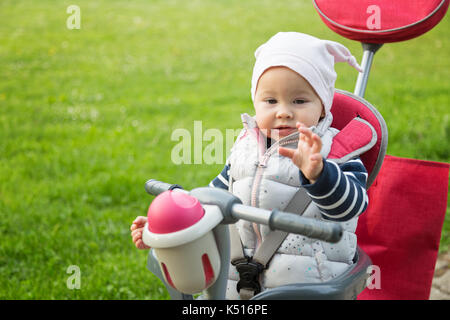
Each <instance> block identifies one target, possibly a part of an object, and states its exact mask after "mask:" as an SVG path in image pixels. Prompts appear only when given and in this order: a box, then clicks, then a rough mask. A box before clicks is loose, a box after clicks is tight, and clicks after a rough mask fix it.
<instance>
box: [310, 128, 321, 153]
mask: <svg viewBox="0 0 450 320" xmlns="http://www.w3.org/2000/svg"><path fill="white" fill-rule="evenodd" d="M311 140H312V142H313V145H312V152H314V153H319V152H320V150H321V149H322V140H321V139H320V137H319V136H318V135H317V134H315V133H314V134H313V136H312V139H311Z"/></svg>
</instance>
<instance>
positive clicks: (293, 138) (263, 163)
mask: <svg viewBox="0 0 450 320" xmlns="http://www.w3.org/2000/svg"><path fill="white" fill-rule="evenodd" d="M294 142H298V132H295V133H292V134H290V135H288V136H286V137H284V138H282V139H280V140H278V141H277V142H275V143H274V144H273V145H271V146H270V148H269V149H267V150H266V152H264V154H263V155H262V156H261V158H260V159H259V162H258V163H257V164H256V165H257V166H258V168H257V169H256V174H255V179H254V180H253V185H252V193H251V201H250V203H251V205H252V206H253V207H259V203H257V202H256V198H257V196H256V195H257V193H258V189H259V185H260V183H261V179H262V175H263V172H264V169H265V168H266V167H267V162H268V161H269V158H270V156H272V155H273V153H274V152H275V151H276V150H277V148H278V147H279V146H284V145H287V144H291V143H294Z"/></svg>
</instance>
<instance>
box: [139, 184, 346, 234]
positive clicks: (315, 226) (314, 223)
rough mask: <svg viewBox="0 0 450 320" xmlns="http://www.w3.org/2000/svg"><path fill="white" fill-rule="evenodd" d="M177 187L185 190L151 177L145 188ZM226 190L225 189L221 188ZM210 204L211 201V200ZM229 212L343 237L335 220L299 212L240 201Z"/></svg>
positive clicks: (292, 228) (279, 227) (274, 225)
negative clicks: (323, 219)
mask: <svg viewBox="0 0 450 320" xmlns="http://www.w3.org/2000/svg"><path fill="white" fill-rule="evenodd" d="M173 189H177V191H184V192H187V191H185V190H183V189H182V188H181V186H179V185H177V184H169V183H165V182H161V181H157V180H154V179H151V180H149V181H147V182H146V184H145V190H146V191H147V192H148V193H150V194H153V195H155V196H156V195H158V194H160V193H162V192H164V191H167V190H173ZM221 191H224V190H221ZM208 204H214V203H211V200H209V202H208ZM230 211H231V212H229V213H226V212H223V214H224V216H225V215H226V214H230V215H231V216H232V218H234V219H236V220H239V219H244V220H247V221H251V222H256V223H262V224H265V225H268V226H269V227H270V228H271V229H272V230H281V231H285V232H291V233H296V234H301V235H304V236H307V237H311V238H315V239H320V240H324V241H327V242H332V243H335V242H338V241H339V240H340V239H341V238H342V233H343V231H342V226H341V225H340V224H338V223H335V222H331V221H330V222H326V221H320V220H316V219H312V218H306V217H302V216H299V215H298V214H294V213H289V212H283V211H278V210H272V211H270V210H265V209H261V208H256V207H251V206H246V205H243V204H240V203H234V204H232V205H231V208H230Z"/></svg>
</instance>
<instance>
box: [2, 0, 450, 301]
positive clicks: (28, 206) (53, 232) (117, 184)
mask: <svg viewBox="0 0 450 320" xmlns="http://www.w3.org/2000/svg"><path fill="white" fill-rule="evenodd" d="M71 4H77V5H78V6H79V7H80V8H81V29H80V30H69V29H67V27H66V20H67V18H68V17H69V14H67V13H66V9H67V7H68V6H69V5H71ZM0 21H1V23H0V181H1V182H2V183H1V185H0V221H1V222H0V236H1V240H0V299H166V298H168V295H167V293H166V292H165V290H164V289H163V288H162V286H161V285H160V284H159V282H158V280H156V278H155V277H154V276H153V275H151V274H150V273H149V272H148V271H147V270H146V268H145V264H146V255H147V252H146V251H138V250H136V249H134V246H133V244H132V242H131V239H130V235H129V226H130V224H131V222H132V220H133V219H134V218H135V217H136V216H137V215H145V213H146V210H147V208H148V205H149V203H150V201H151V199H152V198H151V197H150V196H148V195H147V194H146V193H145V192H144V188H143V185H144V182H145V181H146V180H147V179H149V178H156V179H159V180H164V181H168V182H173V183H179V184H181V185H183V186H184V187H185V188H187V189H190V188H194V187H197V186H202V185H206V184H207V183H208V182H209V181H210V180H211V179H212V178H213V177H214V176H215V175H217V173H218V172H219V171H220V170H221V168H222V166H223V165H222V164H213V165H175V164H174V163H173V162H172V161H171V160H170V159H171V149H172V148H173V147H174V146H175V145H176V144H177V143H178V142H176V141H172V140H171V134H172V132H173V131H174V130H175V129H176V128H186V129H187V130H189V131H190V132H193V124H194V121H195V120H202V126H203V132H204V131H205V130H207V129H209V128H217V129H219V130H220V131H221V132H223V133H225V130H226V129H237V128H240V127H241V123H240V117H239V114H240V113H243V112H248V113H252V112H253V107H252V104H251V99H250V80H251V72H252V68H253V63H254V56H253V53H254V50H255V49H256V48H257V47H258V46H259V45H260V44H261V43H263V42H265V41H267V40H268V39H269V37H271V36H272V35H274V34H275V33H276V32H278V31H299V32H305V33H310V34H312V35H314V36H317V37H320V38H327V39H331V40H335V41H339V42H341V43H343V44H344V45H346V46H347V47H348V48H349V49H350V50H351V51H352V53H353V54H354V55H355V56H356V57H357V59H358V60H359V61H360V60H361V56H362V49H361V45H360V44H359V43H357V42H353V41H350V40H347V39H344V38H342V37H340V36H339V35H337V34H335V33H333V32H332V31H331V30H329V29H328V28H327V27H326V26H325V25H324V24H323V22H322V21H321V20H320V18H319V16H318V14H317V13H316V11H315V10H314V8H313V5H312V3H311V1H299V0H296V1H290V0H289V1H288V0H282V1H267V0H246V1H237V0H233V1H231V0H228V1H215V0H197V1H181V0H180V1H166V0H165V1H163V0H160V1H156V0H152V1H148V0H140V1H106V0H105V1H98V0H95V1H87V0H78V1H50V0H41V1H38V2H36V1H12V0H2V1H1V2H0ZM449 29H450V20H449V18H448V15H447V16H446V17H445V18H444V19H443V21H442V22H441V23H440V24H439V25H438V26H437V27H436V28H434V29H433V30H431V31H430V32H428V33H427V34H425V35H423V36H421V37H419V38H416V39H413V40H410V41H407V42H401V43H395V44H388V45H385V46H384V47H383V48H381V50H380V51H379V52H378V53H377V54H376V56H375V61H374V66H373V69H372V73H371V76H370V80H369V86H368V89H367V92H366V99H367V100H369V101H370V102H371V103H373V104H374V105H375V106H376V107H377V108H378V109H379V111H380V112H381V113H382V115H383V116H384V118H385V120H386V122H387V124H388V128H389V146H388V154H390V155H395V156H401V157H409V158H417V159H424V160H432V161H440V162H449V158H450V155H449V153H450V123H449V89H450V86H449V75H450V60H449V59H448V57H449V55H450V41H449V37H448V30H449ZM336 69H337V72H338V75H339V76H338V80H337V83H336V87H337V88H340V89H344V90H348V91H353V88H354V84H355V81H356V76H357V75H356V72H355V71H354V69H352V68H350V67H348V66H346V65H341V64H338V65H337V66H336ZM206 144H207V143H204V147H205V145H206ZM448 211H449V210H448V209H447V212H448ZM449 232H450V218H449V215H448V214H447V217H446V220H445V223H444V230H443V233H442V240H441V247H440V251H446V250H448V246H449V243H450V240H449ZM70 265H77V266H79V267H80V269H81V289H80V290H69V289H68V288H67V286H66V281H67V278H68V277H69V274H67V273H66V270H67V268H68V267H69V266H70Z"/></svg>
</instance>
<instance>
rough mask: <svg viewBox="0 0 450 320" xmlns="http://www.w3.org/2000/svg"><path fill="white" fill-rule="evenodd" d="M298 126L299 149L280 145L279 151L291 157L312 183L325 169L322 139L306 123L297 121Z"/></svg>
mask: <svg viewBox="0 0 450 320" xmlns="http://www.w3.org/2000/svg"><path fill="white" fill-rule="evenodd" d="M296 126H297V129H298V132H299V140H298V145H297V149H295V150H294V149H288V148H283V147H280V148H279V151H278V152H279V153H280V155H282V156H285V157H289V158H291V159H292V162H294V164H295V165H296V166H297V167H298V168H299V169H300V170H301V171H302V173H303V175H304V176H305V177H306V178H307V179H308V180H309V182H310V183H311V184H312V183H314V182H316V180H317V179H318V178H319V176H320V174H321V173H322V170H323V163H322V155H321V154H320V150H321V149H322V140H320V137H319V136H318V135H317V134H315V133H313V132H312V131H311V130H310V129H308V128H307V127H306V126H305V125H304V124H302V123H300V122H297V124H296Z"/></svg>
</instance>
